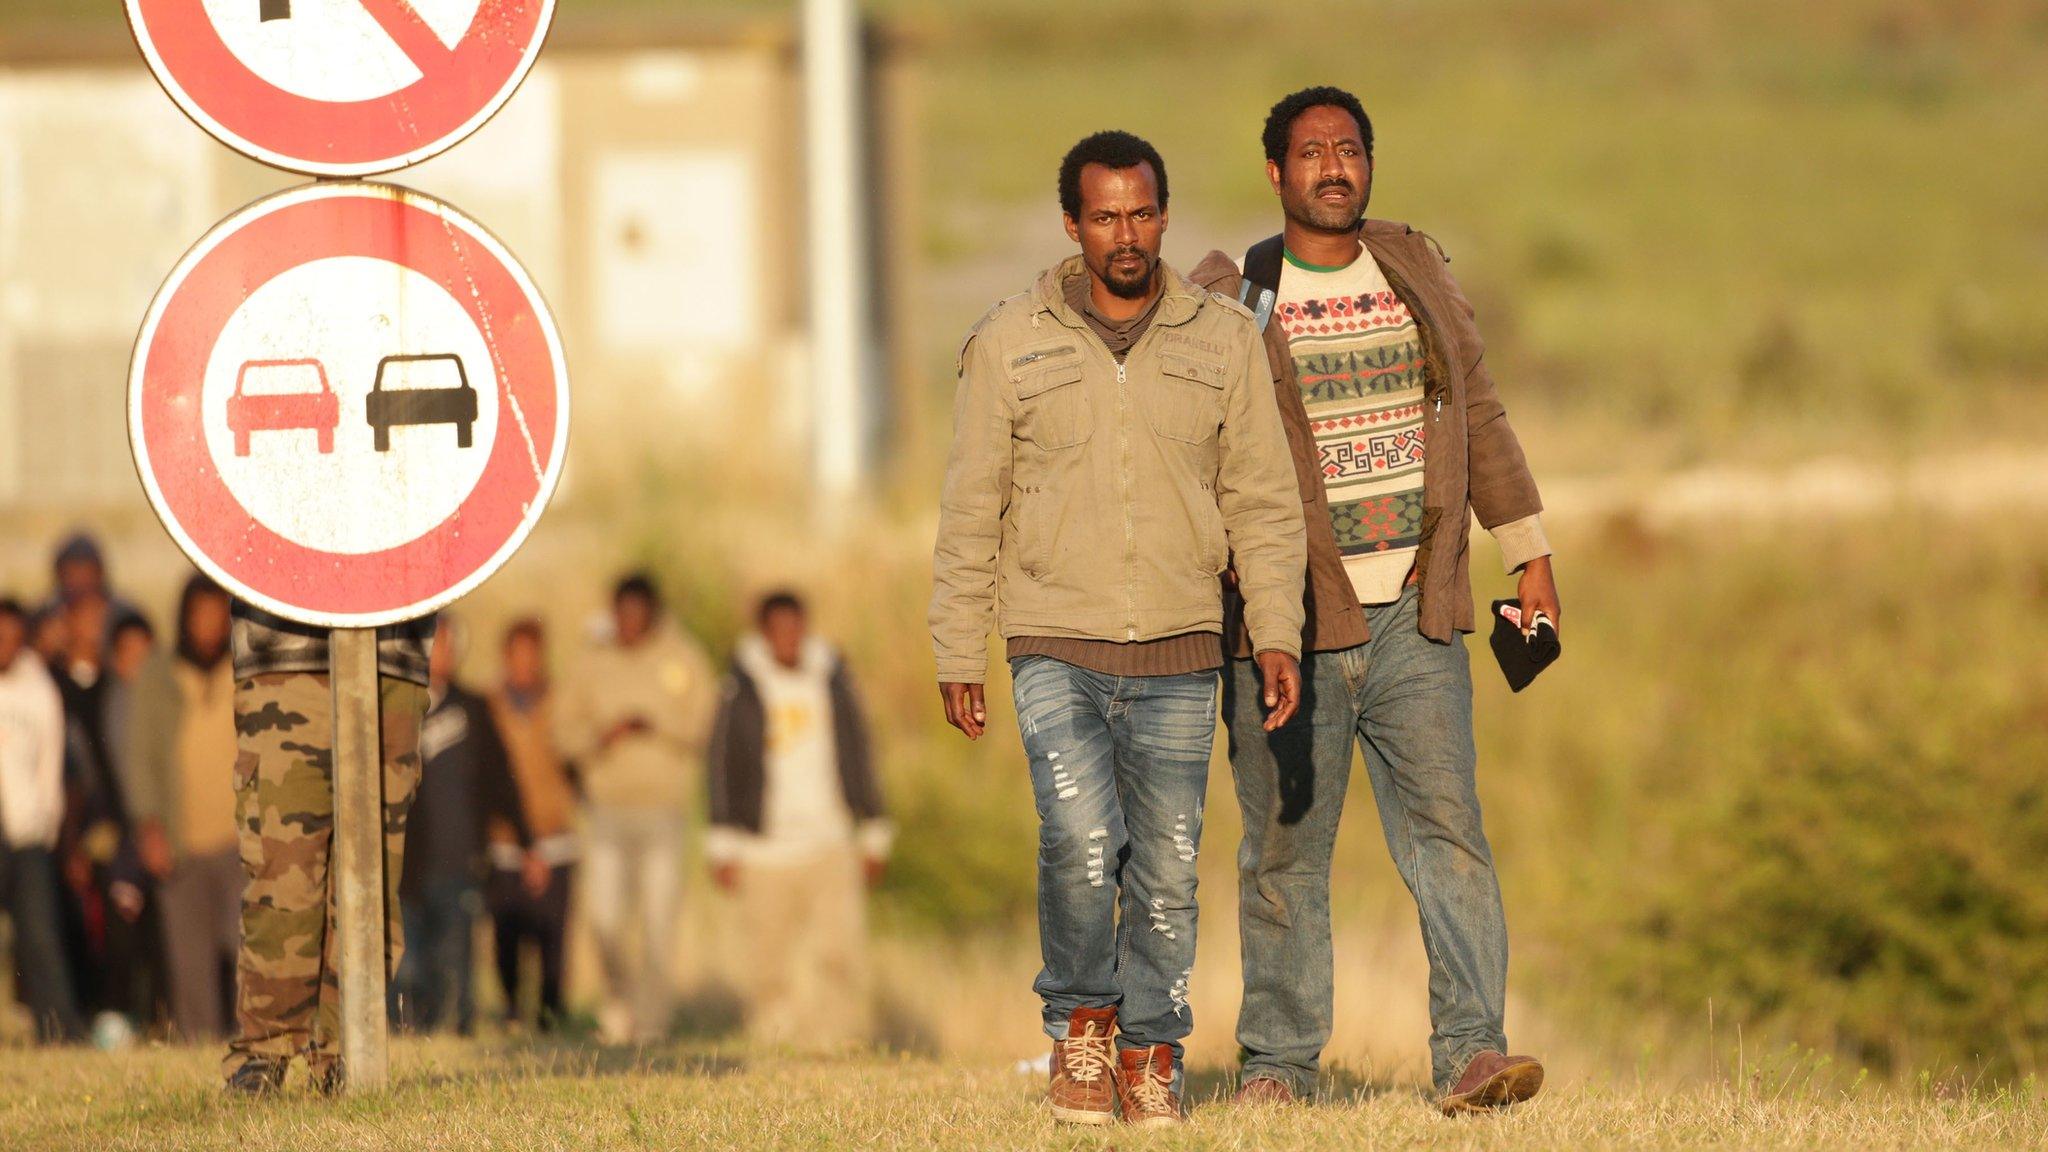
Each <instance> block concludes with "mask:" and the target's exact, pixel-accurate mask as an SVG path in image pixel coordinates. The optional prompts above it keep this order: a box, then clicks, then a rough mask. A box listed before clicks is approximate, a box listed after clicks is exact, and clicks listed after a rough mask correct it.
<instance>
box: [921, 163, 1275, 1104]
mask: <svg viewBox="0 0 2048 1152" xmlns="http://www.w3.org/2000/svg"><path fill="white" fill-rule="evenodd" d="M1166 198H1167V186H1166V165H1165V164H1164V163H1163V162H1162V161H1161V160H1160V158H1159V154H1158V152H1156V151H1155V150H1154V149H1153V148H1152V146H1151V145H1149V144H1147V143H1145V142H1144V141H1143V140H1140V139H1138V138H1137V137H1135V136H1132V135H1130V134H1128V133H1123V132H1104V133H1099V134H1097V135H1095V136H1091V137H1088V138H1087V139H1085V140H1083V141H1081V143H1079V144H1077V145H1075V147H1074V148H1073V150H1072V151H1070V152H1069V153H1068V154H1067V157H1066V159H1065V161H1064V162H1063V163H1062V164H1061V166H1060V207H1061V211H1062V213H1063V214H1064V216H1065V220H1066V228H1067V235H1068V237H1069V238H1071V239H1072V240H1074V241H1075V242H1076V243H1078V244H1079V245H1080V247H1081V254H1080V256H1079V257H1076V258H1070V259H1068V260H1067V261H1065V262H1064V263H1062V264H1060V265H1059V266H1057V267H1055V268H1053V269H1051V270H1049V271H1047V272H1046V273H1045V274H1044V275H1042V276H1041V277H1040V278H1039V281H1038V285H1037V287H1036V288H1035V289H1034V290H1033V291H1031V292H1028V293H1025V294H1023V295H1020V296H1013V297H1011V298H1010V299H1008V300H1006V301H1004V302H1002V303H1001V304H998V305H997V306H996V307H995V308H994V309H992V310H991V311H990V312H989V314H988V315H987V316H986V317H984V318H983V319H982V321H981V323H980V324H979V325H978V326H977V327H976V328H975V330H974V331H973V332H972V333H970V334H969V336H968V339H967V344H966V346H965V347H964V348H963V349H962V352H961V367H960V387H959V392H958V397H957V399H956V400H955V402H954V432H953V450H952V455H951V458H950V459H949V461H948V463H947V469H946V488H945V494H944V497H943V499H942V501H941V505H940V516H939V535H938V544H937V547H936V549H935V555H934V560H933V588H932V604H931V629H932V644H933V648H934V649H935V651H936V653H937V656H938V675H939V681H940V683H939V690H940V694H941V696H942V698H943V700H944V703H945V707H946V718H947V720H948V721H950V722H951V723H952V724H953V725H955V726H956V727H958V728H959V729H960V730H961V731H962V732H964V733H966V734H967V735H968V736H969V737H970V738H974V737H979V736H980V735H981V733H982V729H983V724H984V722H985V721H986V719H987V712H986V708H985V706H984V703H983V699H982V685H983V683H984V681H985V679H986V675H985V673H986V670H987V644H988V632H989V626H990V625H991V624H995V625H998V626H999V627H1000V630H1001V631H1002V634H1003V638H1004V640H1005V642H1006V644H1007V646H1008V649H1009V653H1008V655H1009V659H1010V670H1011V677H1012V680H1013V683H1014V687H1015V700H1016V706H1017V719H1018V724H1019V726H1020V727H1021V728H1022V730H1023V737H1024V751H1025V754H1026V756H1027V757H1028V758H1029V760H1030V765H1031V782H1032V790H1033V792H1034V794H1035V796H1036V800H1037V807H1038V817H1039V842H1038V894H1039V896H1038V900H1039V936H1040V945H1041V950H1042V952H1043V955H1044V960H1045V967H1044V970H1043V971H1042V972H1041V973H1040V974H1039V977H1038V980H1037V983H1036V984H1035V986H1034V987H1035V989H1036V991H1037V992H1038V994H1039V997H1040V999H1041V1001H1042V1003H1043V1009H1042V1014H1043V1019H1044V1024H1045V1030H1046V1033H1047V1034H1048V1035H1049V1036H1051V1037H1052V1039H1053V1042H1054V1045H1053V1046H1054V1055H1053V1068H1052V1083H1051V1086H1050V1090H1049V1100H1050V1104H1051V1106H1052V1112H1053V1115H1054V1117H1055V1118H1057V1119H1060V1120H1063V1121H1067V1122H1071V1123H1081V1124H1103V1123H1108V1122H1109V1121H1110V1119H1111V1117H1112V1116H1113V1114H1114V1109H1115V1107H1116V1106H1117V1104H1118V1103H1121V1105H1122V1107H1123V1113H1124V1118H1125V1119H1126V1120H1128V1121H1131V1122H1133V1123H1137V1124H1142V1125H1146V1126H1157V1125H1170V1124H1174V1123H1176V1122H1177V1121H1178V1120H1179V1118H1180V1089H1181V1077H1180V1049H1181V1040H1182V1038H1184V1037H1185V1036H1187V1034H1188V1032H1189V1029H1190V1028H1191V1027H1192V1024H1193V1018H1192V1012H1191V1010H1190V1008H1189V1006H1188V978H1189V976H1190V974H1191V972H1192V968H1193V965H1194V958H1195V853H1196V849H1197V845H1198V844H1199V842H1200V840H1201V834H1202V796H1203V792H1204V789H1205V787H1206V784H1207V781H1208V776H1209V749H1210V746H1211V745H1212V743H1213V742H1214V740H1215V728H1216V718H1215V704H1216V669H1217V667H1218V666H1219V665H1220V664H1221V663H1222V653H1221V643H1220V639H1221V638H1220V635H1219V634H1220V632H1221V631H1222V627H1223V603H1222V600H1223V598H1222V594H1221V588H1220V585H1219V583H1218V579H1217V578H1218V576H1220V575H1221V574H1222V572H1223V571H1224V569H1225V567H1226V565H1227V563H1228V558H1229V556H1230V555H1231V554H1232V553H1235V554H1236V557H1237V568H1238V572H1239V574H1240V577H1241V580H1240V586H1241V588H1242V590H1243V594H1244V601H1245V606H1244V610H1243V612H1242V616H1243V617H1244V619H1245V621H1246V623H1247V627H1248V628H1249V630H1250V634H1251V635H1250V640H1249V643H1250V644H1251V646H1252V650H1253V652H1255V653H1256V655H1255V656H1254V657H1253V659H1254V660H1255V661H1256V663H1257V671H1256V672H1255V673H1254V675H1255V676H1257V677H1258V678H1259V679H1260V680H1261V681H1262V684H1261V686H1260V687H1261V688H1262V689H1263V693H1262V699H1263V702H1264V707H1265V708H1266V709H1270V710H1271V715H1270V717H1269V718H1268V722H1270V723H1271V724H1273V725H1276V726H1277V725H1278V724H1280V723H1282V722H1284V721H1285V720H1286V719H1287V717H1288V716H1289V715H1290V714H1291V713H1292V712H1293V711H1294V704H1295V688H1296V680H1295V677H1296V671H1295V658H1296V656H1297V654H1298V652H1299V647H1300V641H1301V625H1302V616H1301V606H1302V598H1301V580H1302V560H1303V553H1302V524H1301V505H1300V499H1299V497H1298V495H1297V494H1296V492H1295V484H1294V479H1293V476H1292V474H1291V472H1290V468H1289V461H1288V454H1287V440H1286V435H1285V434H1284V433H1283V432H1282V431H1281V427H1280V414H1279V411H1278V410H1277V408H1276V406H1275V405H1274V403H1273V391H1272V381H1271V378H1270V375H1269V374H1268V371H1267V365H1266V362H1265V358H1264V357H1263V356H1262V355H1261V354H1260V350H1259V346H1258V333H1257V331H1256V330H1255V329H1254V327H1253V325H1252V319H1251V316H1250V314H1249V313H1248V312H1247V311H1246V310H1245V309H1244V308H1242V307H1240V306H1239V305H1238V304H1237V303H1236V302H1235V301H1234V300H1230V299H1228V298H1225V297H1221V296H1217V295H1213V294H1211V293H1209V292H1205V291H1203V290H1201V289H1199V288H1196V287H1194V286H1193V285H1191V284H1189V283H1188V282H1187V281H1186V280H1184V279H1182V278H1181V276H1180V275H1179V274H1177V273H1175V272H1174V271H1173V270H1172V269H1170V268H1168V267H1166V266H1165V265H1164V264H1162V263H1160V260H1159V248H1160V241H1161V238H1162V236H1163V234H1164V233H1165V230H1166ZM1254 691H1255V693H1256V692H1258V691H1259V689H1258V688H1255V689H1254ZM1251 706H1252V707H1256V705H1251ZM1119 904H1121V926H1119V915H1118V912H1119ZM1119 1030H1120V1033H1121V1034H1120V1035H1116V1036H1115V1037H1114V1038H1113V1039H1112V1032H1116V1031H1119ZM1112 1085H1113V1086H1114V1087H1112Z"/></svg>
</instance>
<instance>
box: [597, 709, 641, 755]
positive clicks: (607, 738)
mask: <svg viewBox="0 0 2048 1152" xmlns="http://www.w3.org/2000/svg"><path fill="white" fill-rule="evenodd" d="M653 728H654V725H652V724H649V723H648V722H647V717H645V716H628V717H626V718H625V719H623V720H620V721H618V722H617V723H615V724H613V725H612V726H611V727H609V728H607V729H605V730H604V735H602V736H600V737H598V739H597V742H598V744H599V745H600V746H602V747H604V748H606V749H609V748H611V746H612V745H614V744H617V743H618V742H619V741H621V740H624V739H625V738H626V737H628V736H637V735H639V734H640V733H642V732H647V731H651V730H652V729H653Z"/></svg>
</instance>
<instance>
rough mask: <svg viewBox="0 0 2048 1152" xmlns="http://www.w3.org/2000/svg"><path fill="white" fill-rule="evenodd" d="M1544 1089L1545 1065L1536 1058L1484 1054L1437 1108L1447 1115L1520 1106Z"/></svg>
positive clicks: (1475, 1058) (1472, 1063) (1472, 1064)
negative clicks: (1514, 1105)
mask: <svg viewBox="0 0 2048 1152" xmlns="http://www.w3.org/2000/svg"><path fill="white" fill-rule="evenodd" d="M1542 1088H1543V1065H1542V1064H1540V1063H1538V1062H1537V1060H1536V1058H1535V1057H1534V1056H1503V1055H1501V1054H1500V1053H1498V1052H1481V1053H1480V1054H1479V1055H1477V1056H1474V1057H1473V1058H1472V1062H1471V1063H1470V1064H1467V1065H1465V1074H1464V1075H1463V1076H1460V1077H1458V1082H1457V1083H1456V1084H1454V1085H1452V1086H1451V1090H1450V1091H1448V1092H1446V1093H1444V1096H1443V1099H1442V1100H1440V1101H1438V1102H1437V1106H1438V1107H1440V1108H1442V1109H1443V1113H1444V1115H1446V1116H1456V1115H1458V1114H1459V1113H1461V1112H1483V1111H1485V1110H1487V1109H1489V1108H1505V1107H1507V1106H1508V1105H1510V1104H1520V1103H1521V1102H1522V1101H1524V1100H1527V1099H1528V1098H1530V1097H1531V1096H1534V1095H1536V1093H1537V1092H1539V1091H1541V1090H1542Z"/></svg>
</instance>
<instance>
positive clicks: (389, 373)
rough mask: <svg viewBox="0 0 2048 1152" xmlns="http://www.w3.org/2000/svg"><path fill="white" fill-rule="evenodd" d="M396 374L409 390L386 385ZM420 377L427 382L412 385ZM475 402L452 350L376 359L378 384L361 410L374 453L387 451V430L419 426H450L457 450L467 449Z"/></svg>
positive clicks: (466, 373)
mask: <svg viewBox="0 0 2048 1152" xmlns="http://www.w3.org/2000/svg"><path fill="white" fill-rule="evenodd" d="M394 375H397V376H402V377H404V378H405V379H406V380H407V381H408V386H406V387H387V385H388V384H390V383H391V382H392V377H393V376H394ZM421 379H425V380H426V381H428V383H427V384H426V386H424V387H415V386H411V383H410V382H411V381H417V380H421ZM476 403H477V402H476V389H474V388H472V387H470V386H469V373H468V372H466V371H464V370H463V367H462V358H461V357H460V356H457V355H455V354H454V353H452V352H426V353H420V354H416V355H407V356H386V357H385V358H383V359H382V360H379V361H377V382H376V383H375V384H374V385H372V386H371V388H370V396H369V399H368V401H367V402H366V403H365V405H364V408H365V409H366V411H365V415H367V416H368V417H369V419H370V427H371V428H372V429H374V430H375V431H376V441H377V451H379V452H389V451H390V450H391V430H392V429H393V428H400V427H405V426H407V425H417V424H453V425H455V446H456V447H458V448H467V447H469V441H470V433H471V432H472V431H474V430H475V427H476Z"/></svg>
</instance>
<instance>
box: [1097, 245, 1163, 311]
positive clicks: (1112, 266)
mask: <svg viewBox="0 0 2048 1152" xmlns="http://www.w3.org/2000/svg"><path fill="white" fill-rule="evenodd" d="M1125 256H1136V257H1137V258H1138V259H1139V261H1140V262H1141V263H1142V264H1143V265H1144V266H1143V267H1142V268H1140V269H1138V271H1137V273H1136V274H1134V275H1133V276H1132V277H1131V278H1130V279H1127V280H1126V279H1120V278H1119V277H1118V276H1117V271H1116V262H1117V261H1118V260H1119V259H1121V258H1122V257H1125ZM1158 266H1159V263H1158V261H1157V260H1156V259H1154V258H1153V257H1152V256H1149V255H1147V254H1146V253H1144V252H1143V251H1140V250H1139V249H1136V248H1119V249H1117V250H1116V251H1114V252H1111V253H1110V254H1109V259H1107V260H1104V261H1103V262H1102V286H1103V287H1104V288H1107V289H1109V294H1110V295H1111V296H1114V297H1116V298H1117V299H1119V300H1143V299H1144V298H1145V294H1146V293H1147V292H1150V291H1151V290H1152V272H1153V270H1154V269H1156V268H1157V267H1158Z"/></svg>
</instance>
